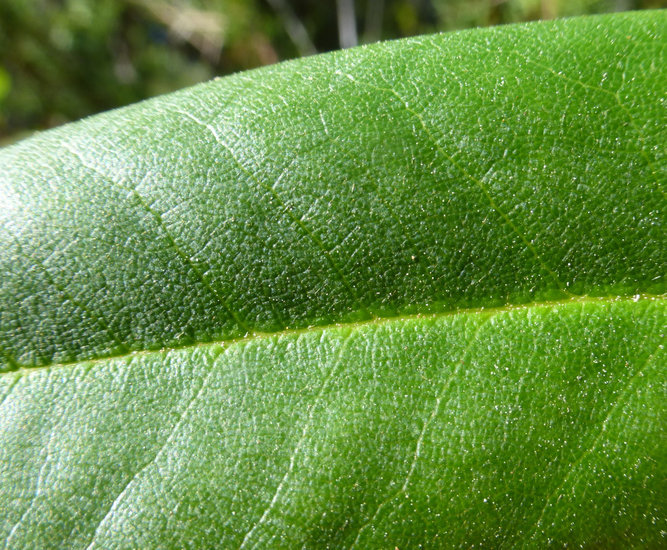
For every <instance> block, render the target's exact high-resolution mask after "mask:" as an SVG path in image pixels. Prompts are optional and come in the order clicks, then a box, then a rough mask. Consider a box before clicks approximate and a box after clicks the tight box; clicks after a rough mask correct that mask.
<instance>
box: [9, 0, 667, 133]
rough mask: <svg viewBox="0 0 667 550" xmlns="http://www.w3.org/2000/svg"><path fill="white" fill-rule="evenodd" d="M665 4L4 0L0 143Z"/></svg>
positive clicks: (624, 0) (646, 0)
mask: <svg viewBox="0 0 667 550" xmlns="http://www.w3.org/2000/svg"><path fill="white" fill-rule="evenodd" d="M664 4H665V0H0V145H4V144H8V143H11V142H13V141H16V140H17V139H21V138H23V137H26V136H28V135H29V134H30V133H32V132H34V131H35V130H40V129H45V128H50V127H53V126H57V125H59V124H63V123H65V122H68V121H70V120H76V119H78V118H81V117H83V116H86V115H90V114H93V113H96V112H99V111H105V110H107V109H111V108H113V107H118V106H121V105H125V104H128V103H132V102H135V101H138V100H140V99H144V98H147V97H151V96H154V95H157V94H162V93H165V92H169V91H171V90H175V89H178V88H182V87H184V86H189V85H192V84H195V83H197V82H201V81H203V80H208V79H210V78H212V77H214V76H218V75H225V74H229V73H233V72H237V71H242V70H245V69H251V68H254V67H258V66H261V65H266V64H270V63H276V62H278V61H281V60H284V59H290V58H293V57H299V56H305V55H312V54H315V53H319V52H326V51H330V50H335V49H339V48H346V47H351V46H355V45H357V44H365V43H369V42H375V41H377V40H386V39H391V38H399V37H404V36H410V35H415V34H423V33H431V32H437V31H445V30H453V29H463V28H468V27H480V26H488V25H498V24H502V23H512V22H518V21H531V20H537V19H551V18H554V17H565V16H572V15H580V14H591V13H605V12H610V11H621V10H631V9H649V8H658V7H664Z"/></svg>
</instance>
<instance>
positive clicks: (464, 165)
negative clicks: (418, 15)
mask: <svg viewBox="0 0 667 550" xmlns="http://www.w3.org/2000/svg"><path fill="white" fill-rule="evenodd" d="M665 23H667V19H666V15H665V12H644V13H636V14H619V15H613V16H604V17H591V18H580V19H572V20H564V21H558V22H551V23H540V24H530V25H517V26H508V27H502V28H497V29H488V30H476V31H467V32H460V33H453V34H446V35H435V36H428V37H419V38H414V39H409V40H402V41H396V42H390V43H385V44H378V45H373V46H369V47H363V48H359V49H354V50H349V51H345V52H338V53H335V54H330V55H325V56H318V57H314V58H309V59H304V60H300V61H295V62H290V63H286V64H282V65H278V66H275V67H270V68H265V69H261V70H258V71H253V72H250V73H244V74H239V75H236V76H233V77H229V78H224V79H219V80H216V81H213V82H210V83H207V84H204V85H200V86H197V87H195V88H191V89H188V90H184V91H181V92H178V93H176V94H171V95H168V96H163V97H160V98H157V99H155V100H151V101H148V102H144V103H140V104H137V105H134V106H131V107H129V108H125V109H121V110H118V111H114V112H110V113H107V114H103V115H99V116H97V117H93V118H90V119H87V120H84V121H82V122H79V123H76V124H72V125H68V126H66V127H63V128H61V129H57V130H53V131H50V132H46V133H43V134H40V135H37V136H35V137H33V138H31V139H29V140H26V141H24V142H22V143H19V144H17V145H15V146H12V147H9V148H7V149H4V150H2V151H0V201H2V204H3V208H2V209H1V210H0V272H1V273H2V274H3V275H2V279H1V280H0V371H2V374H1V375H0V505H1V507H2V509H3V510H4V512H3V514H2V517H0V540H2V541H3V542H4V544H5V546H6V547H8V548H22V547H54V546H56V547H82V548H86V547H96V546H98V547H101V548H113V547H119V548H121V547H127V548H152V547H174V548H176V547H195V548H201V547H225V548H227V547H239V548H252V547H258V548H273V547H286V548H292V547H295V548H300V547H306V548H319V547H331V548H338V547H345V548H349V547H356V548H373V547H378V548H380V547H398V548H407V547H416V546H419V545H421V546H422V547H459V546H462V547H463V546H465V547H469V546H472V545H474V544H478V545H481V546H484V547H489V546H492V547H495V546H505V547H515V546H518V547H531V548H532V547H534V548H543V547H545V546H548V545H555V546H562V545H564V544H569V545H573V546H577V545H583V546H587V545H589V546H590V545H592V546H600V547H627V546H639V547H642V546H644V547H654V546H656V545H659V544H660V543H662V542H663V541H664V539H663V534H662V533H664V532H665V531H666V530H667V529H666V527H667V525H666V522H665V516H666V514H665V512H666V509H665V508H666V507H665V502H664V496H663V495H664V494H667V487H666V486H665V478H666V476H665V460H666V458H667V457H665V450H664V429H663V426H664V425H665V420H666V418H665V405H664V401H665V400H664V397H665V377H664V359H665V358H664V351H663V347H662V346H663V343H664V327H665V306H664V293H665V287H664V278H663V277H664V272H665V267H666V265H667V262H666V261H665V250H667V247H665V244H666V243H665V238H664V232H663V230H662V227H661V225H662V222H663V220H664V205H665V200H664V189H663V186H664V181H665V154H664V153H665V151H664V143H665V141H666V140H665V138H666V137H667V136H666V135H665V130H664V128H665V111H664V103H662V102H661V101H663V100H664V91H665V90H664V87H665V86H664V84H665V82H666V81H667V75H666V74H665V69H664V67H665V63H664V61H665V60H664V52H665V31H664V29H665V27H666V25H665Z"/></svg>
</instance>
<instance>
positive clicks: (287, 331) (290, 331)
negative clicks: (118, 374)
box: [0, 294, 667, 377]
mask: <svg viewBox="0 0 667 550" xmlns="http://www.w3.org/2000/svg"><path fill="white" fill-rule="evenodd" d="M665 298H667V295H664V294H660V295H656V294H634V295H617V296H575V297H573V298H567V299H561V300H544V301H534V302H526V303H521V304H507V305H504V306H497V307H485V306H479V307H474V308H460V309H453V310H446V311H440V312H435V313H414V314H408V315H388V316H384V317H374V318H372V319H367V320H363V321H351V322H339V323H331V324H326V325H310V326H307V327H300V328H289V327H287V328H284V329H282V330H277V331H273V332H261V331H255V332H252V333H249V334H246V335H245V336H242V337H236V338H220V339H217V340H209V341H205V342H194V343H187V344H184V345H182V346H179V345H172V346H163V347H161V348H157V349H139V350H133V351H130V352H123V353H119V354H115V355H113V354H110V355H100V356H98V357H91V358H88V359H77V360H73V361H63V362H53V363H48V364H45V365H35V366H34V367H33V366H20V367H19V368H16V369H13V370H9V371H5V372H4V373H0V375H2V376H8V375H17V374H19V375H24V374H28V373H31V372H36V371H43V370H46V369H54V368H64V367H74V366H76V365H88V366H90V367H92V366H93V365H94V364H96V363H101V362H106V361H113V360H119V359H128V358H135V357H142V356H150V355H160V354H166V353H170V352H173V351H181V350H183V351H185V350H188V349H200V348H206V347H214V346H224V347H225V348H229V347H230V346H235V345H245V344H248V343H250V342H256V341H259V340H268V339H271V338H281V337H284V336H297V337H298V336H299V335H302V334H308V333H312V332H326V331H328V330H335V329H349V330H358V329H361V328H363V327H368V326H379V325H385V324H389V323H394V322H406V321H412V320H418V319H421V320H435V319H439V318H443V317H453V316H457V315H479V314H488V315H492V316H495V315H497V314H501V313H508V312H512V311H523V310H530V309H541V308H555V307H559V306H569V305H577V304H587V303H618V302H639V301H647V300H648V301H659V300H664V299H665ZM19 377H20V376H19Z"/></svg>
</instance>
